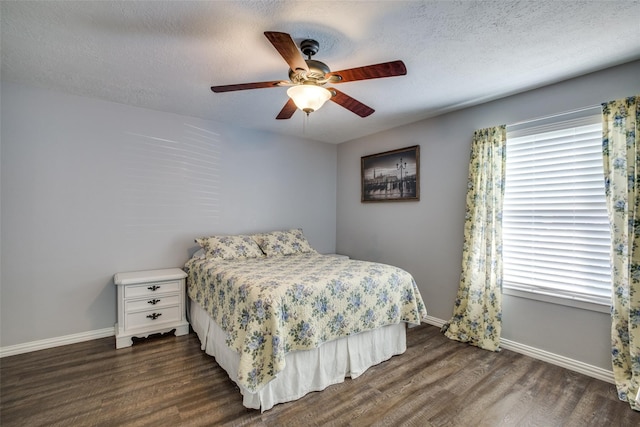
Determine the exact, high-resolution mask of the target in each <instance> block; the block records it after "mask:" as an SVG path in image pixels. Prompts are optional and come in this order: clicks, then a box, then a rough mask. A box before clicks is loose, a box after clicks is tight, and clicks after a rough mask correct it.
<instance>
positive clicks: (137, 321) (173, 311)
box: [124, 306, 181, 329]
mask: <svg viewBox="0 0 640 427" xmlns="http://www.w3.org/2000/svg"><path fill="white" fill-rule="evenodd" d="M180 315H181V313H180V306H175V307H165V308H159V309H157V310H146V311H139V312H137V313H126V314H125V315H124V323H125V327H126V328H127V329H135V328H140V327H145V326H150V325H157V324H160V323H167V322H177V321H179V320H180Z"/></svg>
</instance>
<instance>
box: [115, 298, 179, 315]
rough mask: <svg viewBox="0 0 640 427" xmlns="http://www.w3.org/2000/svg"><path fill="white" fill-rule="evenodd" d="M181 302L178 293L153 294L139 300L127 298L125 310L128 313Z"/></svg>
mask: <svg viewBox="0 0 640 427" xmlns="http://www.w3.org/2000/svg"><path fill="white" fill-rule="evenodd" d="M178 304H180V294H177V295H152V296H150V297H148V298H144V299H137V300H126V301H125V303H124V310H125V312H127V313H130V312H132V311H139V310H152V309H156V308H162V307H166V306H169V305H178Z"/></svg>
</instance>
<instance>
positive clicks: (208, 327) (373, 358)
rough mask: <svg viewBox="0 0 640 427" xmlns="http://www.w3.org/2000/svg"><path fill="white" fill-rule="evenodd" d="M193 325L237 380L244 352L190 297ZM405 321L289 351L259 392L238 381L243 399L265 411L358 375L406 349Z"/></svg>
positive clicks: (205, 347)
mask: <svg viewBox="0 0 640 427" xmlns="http://www.w3.org/2000/svg"><path fill="white" fill-rule="evenodd" d="M190 305H191V307H190V321H191V327H192V328H193V330H194V331H195V332H196V334H198V338H200V342H201V344H202V345H201V348H202V350H204V351H205V352H206V353H207V354H208V355H211V356H213V357H215V359H216V362H218V365H220V366H221V367H222V368H223V369H224V370H225V371H227V374H228V375H229V378H231V380H233V382H235V383H236V384H238V381H237V378H238V376H237V373H238V366H239V363H240V356H239V355H238V353H236V352H235V351H233V350H231V349H230V348H229V347H227V345H226V344H225V333H224V331H223V330H222V329H221V328H220V327H219V326H218V325H217V324H216V323H215V321H213V319H211V318H210V317H209V315H208V314H207V312H206V311H205V310H204V309H202V308H201V307H200V305H199V304H198V303H197V302H195V301H191V304H190ZM406 338H407V337H406V325H405V324H404V323H400V324H397V325H389V326H385V327H382V328H380V329H376V330H374V331H368V332H362V333H360V334H357V335H352V336H349V337H346V338H341V339H338V340H335V341H330V342H327V343H324V344H322V345H321V346H320V347H319V348H316V349H312V350H304V351H296V352H291V353H289V354H287V355H286V358H285V361H286V366H285V369H284V370H283V371H282V372H280V374H278V376H277V377H276V378H275V379H274V380H273V381H271V382H270V383H269V384H267V385H266V386H265V387H263V388H262V389H261V390H259V391H258V392H255V393H252V392H250V391H249V390H247V389H245V388H244V387H242V386H240V385H239V384H238V386H239V388H240V392H241V393H242V396H243V400H242V404H243V405H244V406H245V407H247V408H252V409H260V410H261V411H262V412H264V411H266V410H268V409H271V408H272V407H273V406H274V405H277V404H278V403H283V402H289V401H292V400H296V399H299V398H301V397H302V396H304V395H305V394H307V393H310V392H312V391H320V390H324V389H325V388H327V387H328V386H330V385H332V384H337V383H341V382H343V381H344V379H345V378H346V377H351V378H357V377H358V376H360V375H362V374H363V373H364V372H365V371H366V370H367V369H368V368H369V367H371V366H374V365H377V364H378V363H381V362H383V361H385V360H388V359H390V358H391V357H392V356H394V355H397V354H402V353H404V352H405V350H406V349H407V339H406Z"/></svg>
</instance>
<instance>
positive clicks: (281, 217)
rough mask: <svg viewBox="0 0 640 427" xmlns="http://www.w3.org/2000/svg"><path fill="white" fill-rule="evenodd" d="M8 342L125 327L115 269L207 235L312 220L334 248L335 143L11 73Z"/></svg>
mask: <svg viewBox="0 0 640 427" xmlns="http://www.w3.org/2000/svg"><path fill="white" fill-rule="evenodd" d="M1 90H2V94H1V95H2V98H1V99H2V109H1V113H2V115H1V117H2V122H1V138H2V139H1V146H0V149H1V167H0V171H1V196H2V202H1V209H2V211H1V212H2V213H1V227H2V229H1V233H2V234H1V236H2V239H1V249H0V254H1V277H0V279H1V282H0V298H1V302H0V323H1V330H0V333H1V335H0V346H9V345H16V344H21V343H27V342H32V341H36V340H43V339H48V338H54V337H61V336H65V335H71V334H77V333H83V332H88V331H94V330H99V329H103V328H109V327H113V324H114V323H115V320H116V295H115V286H114V284H113V274H114V273H116V272H118V271H130V270H141V269H153V268H167V267H174V266H175V267H180V266H182V265H183V264H184V262H185V261H186V260H187V258H188V256H189V255H190V253H189V251H190V248H193V247H194V243H193V239H194V237H197V236H201V235H209V234H213V233H220V234H232V233H245V232H246V233H250V232H256V231H268V230H273V229H281V228H289V227H302V228H303V229H304V231H305V234H306V235H307V237H308V239H309V241H310V243H311V245H312V246H313V247H315V248H316V249H317V250H318V251H320V252H334V250H335V230H336V162H337V159H336V156H337V148H336V146H335V145H331V144H323V143H318V142H313V141H308V140H303V139H296V138H290V137H282V136H276V135H274V134H266V133H256V132H251V131H248V130H243V129H237V128H230V127H228V126H225V125H223V124H221V123H216V122H210V121H204V120H199V119H193V118H188V117H181V116H178V115H173V114H166V113H161V112H157V111H151V110H145V109H140V108H134V107H129V106H125V105H121V104H115V103H110V102H105V101H100V100H96V99H88V98H82V97H77V96H72V95H65V94H60V93H54V92H49V91H46V90H42V89H37V88H33V87H27V86H19V85H14V84H10V83H7V82H3V83H2V86H1Z"/></svg>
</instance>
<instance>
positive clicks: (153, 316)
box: [147, 313, 162, 320]
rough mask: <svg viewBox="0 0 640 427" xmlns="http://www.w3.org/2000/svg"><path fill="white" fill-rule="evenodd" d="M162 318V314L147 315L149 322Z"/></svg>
mask: <svg viewBox="0 0 640 427" xmlns="http://www.w3.org/2000/svg"><path fill="white" fill-rule="evenodd" d="M160 316H162V313H153V314H150V315H148V316H147V317H148V318H149V319H151V320H156V319H157V318H158V317H160Z"/></svg>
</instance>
